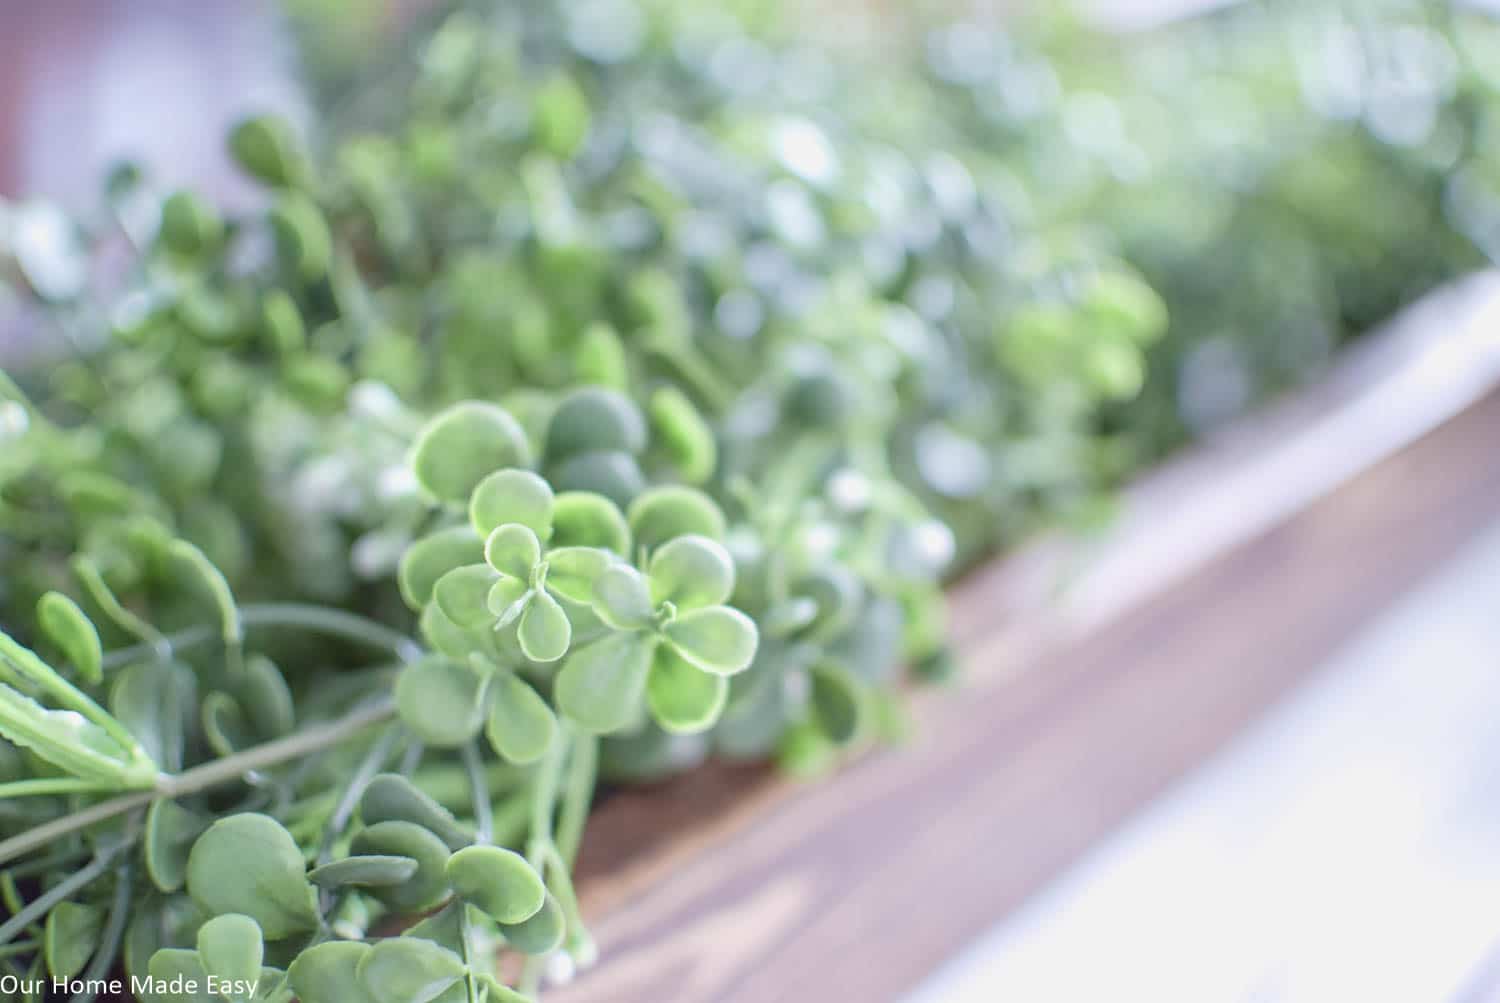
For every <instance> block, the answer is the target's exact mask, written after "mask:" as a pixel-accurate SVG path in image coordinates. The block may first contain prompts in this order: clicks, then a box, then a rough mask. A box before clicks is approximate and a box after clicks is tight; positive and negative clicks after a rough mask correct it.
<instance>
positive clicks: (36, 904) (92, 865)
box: [0, 839, 135, 945]
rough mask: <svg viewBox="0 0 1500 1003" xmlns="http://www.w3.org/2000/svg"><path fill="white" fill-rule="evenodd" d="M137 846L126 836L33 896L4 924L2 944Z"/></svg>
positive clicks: (2, 925)
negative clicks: (41, 892) (122, 853)
mask: <svg viewBox="0 0 1500 1003" xmlns="http://www.w3.org/2000/svg"><path fill="white" fill-rule="evenodd" d="M133 845H135V841H134V840H133V839H122V840H120V841H119V842H118V843H115V844H114V845H112V846H109V847H108V848H106V849H102V850H100V851H99V854H98V855H97V856H96V857H94V859H93V860H91V861H89V863H88V865H87V866H86V867H84V868H82V869H81V870H78V871H74V872H73V873H72V874H70V875H68V876H67V877H66V878H64V879H63V880H62V881H59V882H58V883H57V884H55V885H53V886H52V887H51V888H49V889H47V891H46V892H44V893H43V894H41V895H39V896H37V897H36V898H34V899H32V900H31V902H30V903H28V904H27V906H26V908H24V909H22V910H21V911H20V912H18V913H16V914H15V915H14V916H12V917H11V918H10V919H8V920H6V921H5V922H4V923H0V945H4V944H8V943H10V941H11V940H13V939H14V938H15V936H16V934H18V933H20V932H21V931H22V930H24V929H26V928H27V927H28V926H30V925H31V924H33V923H35V922H37V921H38V920H40V919H41V918H42V917H43V916H46V915H47V913H49V912H50V911H51V910H52V907H53V906H55V905H57V904H58V903H59V902H62V901H64V900H65V899H67V898H68V897H69V896H71V895H72V894H73V893H74V892H76V891H78V889H80V888H83V887H84V886H86V885H88V884H89V883H90V882H91V881H93V880H94V879H95V878H97V877H98V876H99V875H101V874H103V873H104V872H105V871H106V870H108V869H109V865H110V863H111V862H112V861H113V860H114V858H115V857H116V856H118V855H119V854H120V853H121V852H122V851H124V850H125V849H126V848H128V847H130V846H133Z"/></svg>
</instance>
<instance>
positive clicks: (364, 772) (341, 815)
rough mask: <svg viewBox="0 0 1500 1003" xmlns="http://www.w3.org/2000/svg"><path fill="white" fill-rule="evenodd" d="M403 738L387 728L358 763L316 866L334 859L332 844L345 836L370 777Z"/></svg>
mask: <svg viewBox="0 0 1500 1003" xmlns="http://www.w3.org/2000/svg"><path fill="white" fill-rule="evenodd" d="M399 735H400V729H399V728H394V727H393V728H387V729H386V730H385V732H384V734H382V735H381V736H380V737H379V738H378V739H376V740H375V744H374V745H372V746H370V751H369V752H367V753H365V756H364V758H363V759H361V760H360V761H359V766H358V767H357V768H356V769H355V770H354V775H353V776H352V777H350V778H349V783H348V784H347V785H346V786H345V787H344V790H343V793H342V794H340V795H339V799H338V801H337V802H335V804H334V806H333V812H332V813H331V814H330V815H329V816H328V822H327V824H326V825H325V826H324V828H323V841H322V843H321V845H320V846H319V847H318V856H317V865H318V866H319V867H322V866H323V865H324V864H326V863H328V862H329V861H330V860H332V859H333V844H334V842H335V841H336V840H337V839H338V838H339V837H340V836H342V835H343V834H344V829H345V828H347V827H348V825H349V820H350V819H351V818H353V817H354V809H355V806H357V805H358V804H359V799H360V796H361V795H362V794H364V792H365V786H366V785H367V784H369V782H370V778H371V777H373V776H374V775H375V774H376V773H378V772H379V771H380V767H381V766H383V765H385V761H386V758H387V757H388V756H390V754H391V748H392V747H393V746H394V745H395V744H396V738H397V737H398V736H399Z"/></svg>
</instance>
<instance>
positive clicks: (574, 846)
mask: <svg viewBox="0 0 1500 1003" xmlns="http://www.w3.org/2000/svg"><path fill="white" fill-rule="evenodd" d="M572 744H573V757H572V759H571V761H570V762H569V763H568V779H567V784H566V786H565V787H564V789H563V804H562V812H561V814H560V815H559V816H558V820H557V848H558V851H559V852H560V853H561V854H562V859H563V861H564V866H565V867H567V868H568V869H570V870H571V869H572V867H573V864H574V863H575V862H576V861H577V860H578V846H579V844H580V843H581V842H582V841H583V828H584V826H585V824H587V822H588V817H589V807H590V805H591V804H592V803H593V800H594V784H595V781H596V780H597V779H598V773H599V739H598V738H596V737H595V736H593V735H582V734H580V735H575V737H574V739H573V743H572Z"/></svg>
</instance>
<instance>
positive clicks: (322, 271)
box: [269, 192, 333, 282]
mask: <svg viewBox="0 0 1500 1003" xmlns="http://www.w3.org/2000/svg"><path fill="white" fill-rule="evenodd" d="M269 218H270V221H271V229H272V232H274V233H275V235H276V250H277V252H278V253H279V254H280V256H281V260H282V262H283V263H285V264H286V265H288V266H290V267H291V268H292V269H293V270H294V271H296V273H297V274H298V275H299V276H300V277H301V278H302V279H303V280H304V281H307V282H316V281H317V280H319V279H321V278H322V277H323V276H325V275H327V274H328V266H329V264H330V262H331V261H332V260H333V235H332V234H331V233H330V232H329V230H328V221H327V220H326V219H324V218H323V211H322V210H321V209H319V208H318V205H317V203H316V202H314V201H313V200H312V199H310V198H308V197H307V196H306V195H303V194H302V193H301V192H288V193H286V194H285V195H283V196H282V197H281V199H280V201H278V202H277V203H276V205H274V206H273V207H272V208H271V212H270V216H269Z"/></svg>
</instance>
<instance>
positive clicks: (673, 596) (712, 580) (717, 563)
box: [647, 535, 734, 609]
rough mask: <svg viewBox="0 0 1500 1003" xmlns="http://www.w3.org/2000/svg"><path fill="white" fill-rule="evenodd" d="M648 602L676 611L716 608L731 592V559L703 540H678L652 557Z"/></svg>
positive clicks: (732, 566) (706, 538) (709, 542)
mask: <svg viewBox="0 0 1500 1003" xmlns="http://www.w3.org/2000/svg"><path fill="white" fill-rule="evenodd" d="M648 568H649V570H648V572H647V574H648V576H649V578H650V580H651V601H652V602H653V603H655V604H661V603H663V602H670V603H672V604H673V605H675V606H677V607H678V608H679V609H697V608H698V607H700V606H717V605H719V604H721V603H723V602H726V601H727V600H728V599H729V596H730V593H732V592H733V591H734V559H733V558H732V557H730V556H729V552H728V551H727V550H725V549H724V548H723V546H721V545H720V544H717V543H715V542H714V541H713V540H710V539H709V538H708V537H706V536H697V535H693V536H679V537H675V538H673V539H671V540H668V541H667V542H666V543H664V544H662V545H661V546H660V547H658V548H657V549H656V551H655V552H654V553H653V554H652V555H651V563H650V564H649V566H648Z"/></svg>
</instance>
